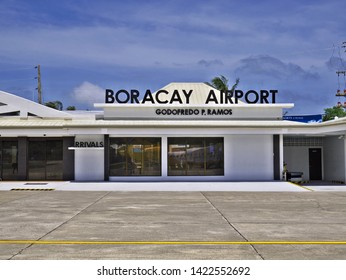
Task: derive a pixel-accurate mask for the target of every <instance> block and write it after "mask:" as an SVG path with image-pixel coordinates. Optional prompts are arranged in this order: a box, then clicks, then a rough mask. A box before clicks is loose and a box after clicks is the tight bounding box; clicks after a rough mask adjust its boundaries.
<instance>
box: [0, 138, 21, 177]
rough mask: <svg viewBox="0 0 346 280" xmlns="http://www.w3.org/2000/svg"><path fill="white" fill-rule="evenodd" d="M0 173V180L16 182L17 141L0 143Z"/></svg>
mask: <svg viewBox="0 0 346 280" xmlns="http://www.w3.org/2000/svg"><path fill="white" fill-rule="evenodd" d="M0 172H1V179H2V180H17V176H18V141H2V142H0Z"/></svg>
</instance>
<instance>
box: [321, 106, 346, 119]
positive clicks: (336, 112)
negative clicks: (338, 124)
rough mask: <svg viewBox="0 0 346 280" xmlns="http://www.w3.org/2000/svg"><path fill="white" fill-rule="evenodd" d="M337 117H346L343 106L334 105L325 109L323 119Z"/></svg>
mask: <svg viewBox="0 0 346 280" xmlns="http://www.w3.org/2000/svg"><path fill="white" fill-rule="evenodd" d="M335 117H338V118H342V117H346V112H345V110H344V108H343V107H341V106H334V107H332V108H326V109H324V116H323V121H324V122H325V121H330V120H334V119H335Z"/></svg>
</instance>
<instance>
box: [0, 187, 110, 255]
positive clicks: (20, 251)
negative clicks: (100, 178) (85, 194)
mask: <svg viewBox="0 0 346 280" xmlns="http://www.w3.org/2000/svg"><path fill="white" fill-rule="evenodd" d="M108 194H109V192H107V193H106V194H105V195H103V196H101V197H99V198H98V199H97V200H96V201H93V202H92V203H90V204H89V205H88V206H86V207H84V208H83V209H82V210H80V211H79V212H78V213H77V214H75V215H73V216H72V217H71V218H69V219H68V220H66V221H64V222H63V223H61V224H60V225H58V226H57V227H55V228H53V229H52V230H50V231H49V232H47V233H46V234H44V235H43V236H41V237H40V238H38V239H37V240H32V241H34V242H21V243H16V244H29V245H28V246H26V247H24V248H22V249H21V250H19V251H18V252H17V253H15V254H14V255H13V256H12V257H10V258H9V260H12V259H13V258H14V257H16V256H17V255H20V254H21V253H23V251H25V250H26V249H29V248H30V247H31V246H32V245H34V244H39V243H37V242H40V241H42V238H44V237H46V236H47V235H49V234H50V233H52V232H53V231H55V230H57V229H58V228H60V227H61V226H63V225H65V224H67V223H68V222H69V221H71V220H72V219H73V218H75V217H76V216H78V215H79V214H81V213H82V212H84V211H85V210H86V209H88V208H89V207H91V206H93V205H95V204H96V203H97V202H99V201H100V200H101V199H103V198H104V197H105V196H107V195H108ZM0 244H4V243H2V242H1V240H0ZM8 244H9V243H8ZM42 244H43V243H42Z"/></svg>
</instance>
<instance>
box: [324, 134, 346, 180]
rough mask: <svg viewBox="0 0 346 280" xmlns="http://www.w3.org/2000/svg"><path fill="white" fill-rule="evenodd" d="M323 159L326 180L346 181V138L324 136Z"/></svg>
mask: <svg viewBox="0 0 346 280" xmlns="http://www.w3.org/2000/svg"><path fill="white" fill-rule="evenodd" d="M323 159H324V167H325V168H324V176H325V180H327V181H333V180H334V181H342V182H345V179H346V178H345V139H339V138H338V136H331V137H326V138H324V142H323Z"/></svg>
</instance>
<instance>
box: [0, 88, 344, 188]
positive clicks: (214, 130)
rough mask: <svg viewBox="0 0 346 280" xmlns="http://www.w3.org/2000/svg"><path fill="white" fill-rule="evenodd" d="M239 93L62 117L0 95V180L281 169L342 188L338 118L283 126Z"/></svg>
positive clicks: (196, 176) (272, 108)
mask: <svg viewBox="0 0 346 280" xmlns="http://www.w3.org/2000/svg"><path fill="white" fill-rule="evenodd" d="M247 93H248V94H247V95H245V93H244V96H242V97H244V98H245V100H246V101H247V102H242V101H241V100H240V99H239V100H237V97H240V95H238V96H237V95H235V96H232V97H230V96H227V95H225V96H222V93H220V92H218V91H217V90H215V89H214V88H212V87H210V86H209V85H207V84H205V83H171V84H168V85H167V86H166V87H164V88H162V89H160V90H158V91H156V92H154V93H151V92H149V91H147V92H145V93H144V98H141V99H139V96H140V95H139V92H138V91H136V90H130V91H126V90H120V91H117V92H115V91H112V90H106V92H105V103H102V104H101V103H100V104H95V108H96V109H97V110H98V111H83V112H81V111H67V112H65V111H64V112H62V111H58V110H55V109H51V108H48V107H46V106H43V105H40V104H37V103H35V102H32V101H29V100H27V99H24V98H21V97H18V96H15V95H12V94H10V93H6V92H3V91H0V159H1V161H0V177H1V180H26V181H39V180H42V181H57V180H66V181H70V180H75V181H115V182H120V181H149V182H150V181H271V180H282V179H283V171H284V164H285V166H287V169H288V170H289V171H298V172H303V179H304V180H331V181H340V182H345V181H346V153H345V150H346V141H345V135H346V119H344V118H340V119H337V120H333V121H328V122H323V123H301V122H295V121H289V120H283V119H282V115H283V110H285V109H288V108H292V107H293V106H294V105H293V104H278V103H275V91H261V92H258V93H256V92H254V91H252V92H247ZM238 94H240V93H239V92H238ZM244 98H243V99H244ZM273 101H274V102H273Z"/></svg>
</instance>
